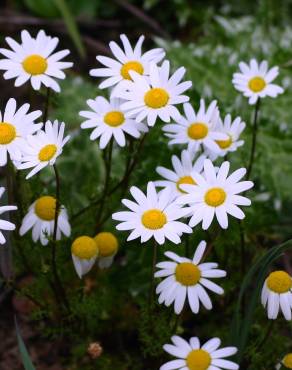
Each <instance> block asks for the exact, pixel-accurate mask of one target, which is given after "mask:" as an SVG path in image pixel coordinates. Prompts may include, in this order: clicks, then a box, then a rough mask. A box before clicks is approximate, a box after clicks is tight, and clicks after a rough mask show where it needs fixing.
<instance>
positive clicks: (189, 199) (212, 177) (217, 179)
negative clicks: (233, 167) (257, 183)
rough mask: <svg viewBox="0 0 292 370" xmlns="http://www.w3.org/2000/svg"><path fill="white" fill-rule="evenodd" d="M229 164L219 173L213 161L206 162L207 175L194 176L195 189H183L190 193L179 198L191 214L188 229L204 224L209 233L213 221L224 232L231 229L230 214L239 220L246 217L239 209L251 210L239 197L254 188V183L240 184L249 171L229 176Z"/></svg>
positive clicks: (183, 186)
mask: <svg viewBox="0 0 292 370" xmlns="http://www.w3.org/2000/svg"><path fill="white" fill-rule="evenodd" d="M229 168H230V163H229V162H227V161H226V162H223V163H222V165H221V166H220V168H219V170H218V172H217V171H216V169H215V168H214V165H213V164H212V162H211V161H210V159H206V160H205V161H204V172H203V173H202V174H201V175H200V174H198V173H196V174H194V178H195V181H196V185H191V184H189V185H188V184H184V185H181V188H182V189H183V190H184V191H185V192H186V193H187V194H184V195H181V196H180V197H179V198H177V200H176V201H177V202H178V203H179V204H189V205H190V208H189V210H190V212H191V214H192V216H191V219H190V223H189V225H190V226H191V227H194V226H196V225H198V224H199V223H200V222H202V228H203V229H204V230H206V229H208V228H209V226H210V225H211V223H212V221H213V218H214V217H215V216H216V218H217V221H218V222H219V224H220V226H221V227H222V228H223V229H226V228H227V227H228V216H227V215H228V214H229V215H231V216H233V217H236V218H238V219H240V220H241V219H243V218H244V217H245V215H244V213H243V212H242V210H241V209H240V208H239V207H238V206H249V205H250V204H251V201H250V200H249V199H248V198H246V197H244V196H241V195H238V194H239V193H242V192H245V191H246V190H248V189H251V188H252V187H253V182H252V181H240V179H242V178H243V177H244V176H245V174H246V169H245V168H240V169H238V170H237V171H235V172H233V173H232V174H231V175H230V176H228V172H229Z"/></svg>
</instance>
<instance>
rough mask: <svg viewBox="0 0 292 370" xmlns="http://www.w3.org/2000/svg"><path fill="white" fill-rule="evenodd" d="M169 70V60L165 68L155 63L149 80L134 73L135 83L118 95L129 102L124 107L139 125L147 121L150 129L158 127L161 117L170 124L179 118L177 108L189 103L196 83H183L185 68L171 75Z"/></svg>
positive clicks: (131, 82) (151, 68) (125, 87)
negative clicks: (178, 105) (190, 90)
mask: <svg viewBox="0 0 292 370" xmlns="http://www.w3.org/2000/svg"><path fill="white" fill-rule="evenodd" d="M169 69H170V65H169V61H168V60H165V61H164V62H163V63H162V65H161V67H158V66H157V65H155V64H151V67H150V75H149V78H145V77H144V76H141V75H140V74H139V73H137V72H133V71H130V75H131V78H132V81H128V82H127V83H125V84H124V87H123V88H121V89H119V90H118V91H117V92H116V94H117V96H119V97H120V98H122V99H124V100H126V102H125V103H123V104H122V106H121V107H122V108H123V109H125V110H126V111H127V115H128V116H129V117H135V119H136V121H138V122H141V121H143V120H145V119H146V121H147V123H148V125H149V126H154V125H155V123H156V120H157V118H158V117H159V118H160V119H161V120H162V121H164V122H170V119H171V118H172V119H174V120H175V119H179V117H180V113H179V111H178V109H177V108H176V105H177V104H181V103H185V102H187V101H188V100H189V97H188V96H187V95H183V94H184V92H185V91H186V90H188V89H189V88H190V87H191V86H192V83H191V81H185V82H181V80H182V78H183V76H184V74H185V68H184V67H181V68H179V69H177V70H176V71H175V72H174V74H173V75H171V76H170V75H169V73H170V71H169Z"/></svg>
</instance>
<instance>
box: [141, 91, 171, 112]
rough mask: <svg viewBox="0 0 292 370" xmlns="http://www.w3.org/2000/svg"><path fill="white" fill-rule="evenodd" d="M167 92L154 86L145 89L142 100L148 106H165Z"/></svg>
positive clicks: (155, 107)
mask: <svg viewBox="0 0 292 370" xmlns="http://www.w3.org/2000/svg"><path fill="white" fill-rule="evenodd" d="M168 100H169V95H168V92H167V91H166V90H164V89H161V88H160V87H154V88H153V89H150V90H149V91H147V93H146V94H145V96H144V102H145V104H146V105H147V107H149V108H153V109H159V108H162V107H165V106H166V104H167V103H168Z"/></svg>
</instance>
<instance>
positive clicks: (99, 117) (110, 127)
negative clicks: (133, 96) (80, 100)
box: [79, 96, 148, 149]
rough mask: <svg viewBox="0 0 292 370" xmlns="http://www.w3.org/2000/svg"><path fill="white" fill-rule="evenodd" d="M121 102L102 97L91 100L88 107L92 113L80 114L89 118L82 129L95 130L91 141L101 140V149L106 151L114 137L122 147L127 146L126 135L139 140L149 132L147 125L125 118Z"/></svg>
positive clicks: (82, 125) (83, 112)
mask: <svg viewBox="0 0 292 370" xmlns="http://www.w3.org/2000/svg"><path fill="white" fill-rule="evenodd" d="M121 102H122V101H121V100H120V99H118V98H111V99H110V101H108V100H106V99H105V98H104V97H102V96H98V97H97V98H95V99H94V100H93V99H89V100H88V101H87V104H88V106H89V107H90V108H91V109H92V111H81V112H80V113H79V114H80V116H82V117H85V118H87V120H86V121H84V122H83V123H82V124H81V128H83V129H87V128H92V129H94V130H93V131H92V133H91V135H90V140H96V139H97V138H100V142H99V146H100V149H104V148H105V147H106V146H107V144H108V143H109V141H110V139H111V138H112V137H114V139H115V141H116V142H117V143H118V145H120V146H122V147H123V146H125V145H126V138H125V134H128V135H130V136H132V137H134V138H139V137H140V135H141V132H147V131H148V128H147V126H146V125H145V124H143V123H140V122H136V121H135V120H134V119H131V118H129V117H126V116H125V111H124V110H123V109H122V108H121Z"/></svg>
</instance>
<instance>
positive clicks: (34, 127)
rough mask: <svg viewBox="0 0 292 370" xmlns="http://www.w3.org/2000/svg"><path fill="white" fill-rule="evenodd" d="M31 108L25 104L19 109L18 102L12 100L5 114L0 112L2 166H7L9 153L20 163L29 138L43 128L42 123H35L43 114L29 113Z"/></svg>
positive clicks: (0, 160)
mask: <svg viewBox="0 0 292 370" xmlns="http://www.w3.org/2000/svg"><path fill="white" fill-rule="evenodd" d="M29 108H30V105H29V104H23V105H22V106H21V107H19V108H18V109H17V105H16V100H15V99H12V98H11V99H9V100H8V102H7V104H6V107H5V110H4V112H3V113H1V111H0V166H5V165H6V163H7V153H8V154H9V156H10V158H11V160H12V161H20V159H21V155H22V151H23V146H24V145H25V143H26V138H27V136H28V135H32V134H34V133H35V132H37V131H38V130H39V129H40V128H41V127H42V123H35V120H36V119H37V118H39V117H40V116H41V115H42V112H41V111H40V110H37V111H32V112H30V113H29V112H28V111H29Z"/></svg>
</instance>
